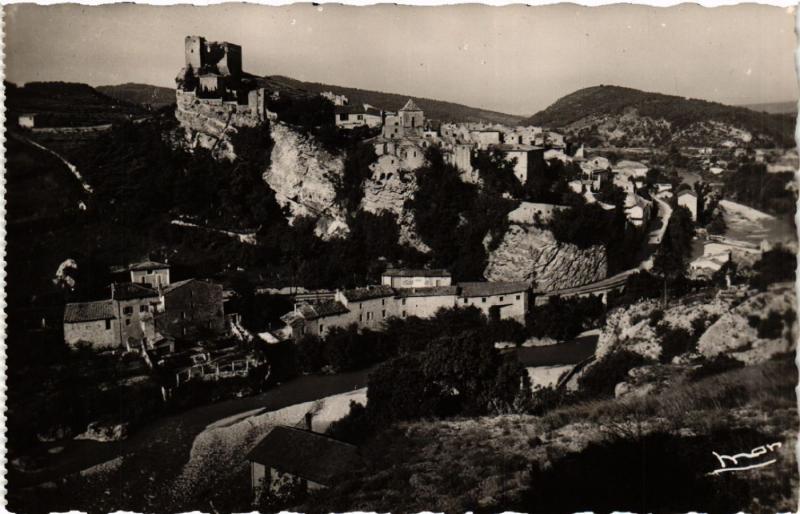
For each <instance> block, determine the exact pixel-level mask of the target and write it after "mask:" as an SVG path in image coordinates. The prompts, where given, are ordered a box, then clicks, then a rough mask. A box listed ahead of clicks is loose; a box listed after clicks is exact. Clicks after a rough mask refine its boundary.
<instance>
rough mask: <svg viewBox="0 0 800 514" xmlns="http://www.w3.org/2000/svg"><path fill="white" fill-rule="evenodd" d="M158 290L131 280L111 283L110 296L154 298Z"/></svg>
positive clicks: (121, 298)
mask: <svg viewBox="0 0 800 514" xmlns="http://www.w3.org/2000/svg"><path fill="white" fill-rule="evenodd" d="M157 296H158V292H157V291H156V290H154V289H152V288H149V287H145V286H142V285H139V284H135V283H132V282H123V283H120V284H112V285H111V298H112V299H114V300H133V299H134V298H154V297H157Z"/></svg>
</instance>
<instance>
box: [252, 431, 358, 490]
mask: <svg viewBox="0 0 800 514" xmlns="http://www.w3.org/2000/svg"><path fill="white" fill-rule="evenodd" d="M247 460H249V461H251V462H258V463H259V464H263V465H264V466H266V467H267V468H274V469H276V470H278V471H280V472H282V473H289V474H291V475H294V476H296V477H300V478H304V479H306V480H310V481H312V482H316V483H318V484H322V485H325V486H330V485H332V484H333V481H334V479H335V477H336V476H338V475H342V474H344V473H346V472H347V471H348V470H352V469H356V468H357V467H358V465H359V463H360V460H361V459H360V457H359V455H358V448H356V447H355V446H353V445H352V444H348V443H345V442H342V441H338V440H336V439H332V438H330V437H326V436H324V435H322V434H318V433H315V432H310V431H307V430H300V429H297V428H291V427H285V426H276V427H274V428H273V429H272V430H270V432H269V433H268V434H267V435H266V437H264V439H262V440H261V442H260V443H258V444H257V445H256V447H255V448H253V449H252V450H251V451H250V453H248V454H247Z"/></svg>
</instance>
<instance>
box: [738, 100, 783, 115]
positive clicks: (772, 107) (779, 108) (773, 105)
mask: <svg viewBox="0 0 800 514" xmlns="http://www.w3.org/2000/svg"><path fill="white" fill-rule="evenodd" d="M742 107H746V108H748V109H750V110H751V111H756V112H768V113H770V114H797V102H795V101H786V102H767V103H760V104H744V105H742Z"/></svg>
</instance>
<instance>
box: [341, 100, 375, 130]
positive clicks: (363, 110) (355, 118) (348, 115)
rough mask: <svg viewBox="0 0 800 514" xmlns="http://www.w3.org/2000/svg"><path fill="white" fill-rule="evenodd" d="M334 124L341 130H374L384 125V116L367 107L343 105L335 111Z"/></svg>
mask: <svg viewBox="0 0 800 514" xmlns="http://www.w3.org/2000/svg"><path fill="white" fill-rule="evenodd" d="M334 122H335V124H336V127H337V128H340V129H353V128H356V127H369V128H374V127H380V126H381V123H383V114H382V113H381V111H379V110H378V109H375V108H374V107H369V106H367V105H341V106H338V107H336V109H335V110H334Z"/></svg>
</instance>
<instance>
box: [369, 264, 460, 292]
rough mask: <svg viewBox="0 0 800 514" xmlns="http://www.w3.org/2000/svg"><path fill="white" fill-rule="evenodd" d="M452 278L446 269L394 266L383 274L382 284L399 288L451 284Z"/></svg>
mask: <svg viewBox="0 0 800 514" xmlns="http://www.w3.org/2000/svg"><path fill="white" fill-rule="evenodd" d="M452 280H453V278H452V276H451V275H450V272H449V271H447V270H446V269H407V268H402V269H401V268H393V269H388V270H386V271H384V272H383V274H382V275H381V285H384V286H390V287H394V288H398V289H402V288H421V287H439V286H449V285H451V284H452Z"/></svg>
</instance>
